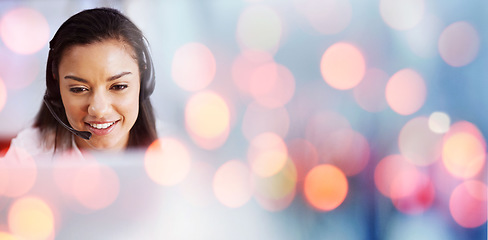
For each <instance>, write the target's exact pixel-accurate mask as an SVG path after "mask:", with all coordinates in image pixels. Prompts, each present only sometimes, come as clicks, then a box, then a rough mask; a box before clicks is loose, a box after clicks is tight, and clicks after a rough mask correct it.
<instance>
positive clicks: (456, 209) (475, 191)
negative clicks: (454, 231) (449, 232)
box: [449, 180, 488, 228]
mask: <svg viewBox="0 0 488 240" xmlns="http://www.w3.org/2000/svg"><path fill="white" fill-rule="evenodd" d="M487 192H488V190H487V186H486V184H485V183H483V182H481V181H477V180H469V181H466V182H464V183H462V184H460V185H459V186H458V187H456V188H455V189H454V191H453V192H452V195H451V198H450V200H449V209H450V211H451V215H452V217H453V218H454V220H455V221H456V222H457V223H458V224H459V225H461V226H463V227H465V228H476V227H479V226H481V225H483V224H485V223H486V221H487Z"/></svg>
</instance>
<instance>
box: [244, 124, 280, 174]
mask: <svg viewBox="0 0 488 240" xmlns="http://www.w3.org/2000/svg"><path fill="white" fill-rule="evenodd" d="M247 156H248V160H249V163H250V165H251V169H252V171H253V172H254V173H255V174H257V175H258V176H260V177H270V176H273V175H274V174H276V173H278V172H279V171H280V170H281V169H282V168H283V167H284V166H285V164H286V161H287V158H288V151H287V148H286V145H285V143H284V142H283V139H282V138H281V137H280V136H278V135H276V134H275V133H271V132H265V133H262V134H260V135H258V136H256V137H255V138H253V139H252V140H251V143H250V146H249V150H248V153H247Z"/></svg>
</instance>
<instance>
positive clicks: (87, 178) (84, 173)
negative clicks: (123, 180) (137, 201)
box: [72, 162, 120, 210]
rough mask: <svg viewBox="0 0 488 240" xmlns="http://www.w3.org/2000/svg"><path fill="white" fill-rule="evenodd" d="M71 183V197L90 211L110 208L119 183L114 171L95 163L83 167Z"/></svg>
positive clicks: (115, 196) (117, 192)
mask: <svg viewBox="0 0 488 240" xmlns="http://www.w3.org/2000/svg"><path fill="white" fill-rule="evenodd" d="M72 181H73V182H72V195H73V196H74V197H75V198H76V200H77V201H78V202H79V203H80V204H81V205H83V206H84V207H85V208H87V209H90V210H100V209H103V208H106V207H108V206H110V205H111V204H112V203H113V202H114V201H115V200H116V199H117V196H118V195H119V189H120V183H119V178H118V176H117V174H116V173H115V171H114V170H113V169H111V168H110V167H107V166H105V165H101V164H98V163H95V162H93V163H91V164H86V165H83V166H82V167H81V168H80V169H79V171H78V172H77V173H76V176H74V178H73V179H72Z"/></svg>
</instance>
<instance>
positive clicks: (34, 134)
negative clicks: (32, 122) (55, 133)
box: [2, 127, 84, 163]
mask: <svg viewBox="0 0 488 240" xmlns="http://www.w3.org/2000/svg"><path fill="white" fill-rule="evenodd" d="M47 141H48V139H43V138H42V136H41V132H40V130H39V129H38V128H35V127H30V128H26V129H24V130H22V131H21V132H20V133H19V134H18V135H17V137H15V138H14V139H12V141H11V143H10V148H9V150H8V151H7V153H6V154H5V156H4V157H2V159H5V160H8V161H6V162H18V163H22V162H25V161H28V160H34V161H36V162H39V161H49V162H51V161H54V160H56V159H59V158H63V159H66V158H74V159H84V157H83V155H82V153H81V151H80V149H79V148H78V146H76V143H75V141H74V138H72V142H73V148H72V149H70V150H69V151H57V152H56V153H55V152H54V146H48V144H46V142H47ZM28 162H29V161H28Z"/></svg>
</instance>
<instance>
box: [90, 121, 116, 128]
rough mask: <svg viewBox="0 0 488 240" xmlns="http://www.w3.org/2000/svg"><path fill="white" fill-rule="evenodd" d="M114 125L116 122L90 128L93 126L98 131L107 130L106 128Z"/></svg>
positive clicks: (94, 125)
mask: <svg viewBox="0 0 488 240" xmlns="http://www.w3.org/2000/svg"><path fill="white" fill-rule="evenodd" d="M114 123H115V122H111V123H104V124H90V126H92V127H93V128H96V129H105V128H108V127H110V126H112V125H113V124H114Z"/></svg>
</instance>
